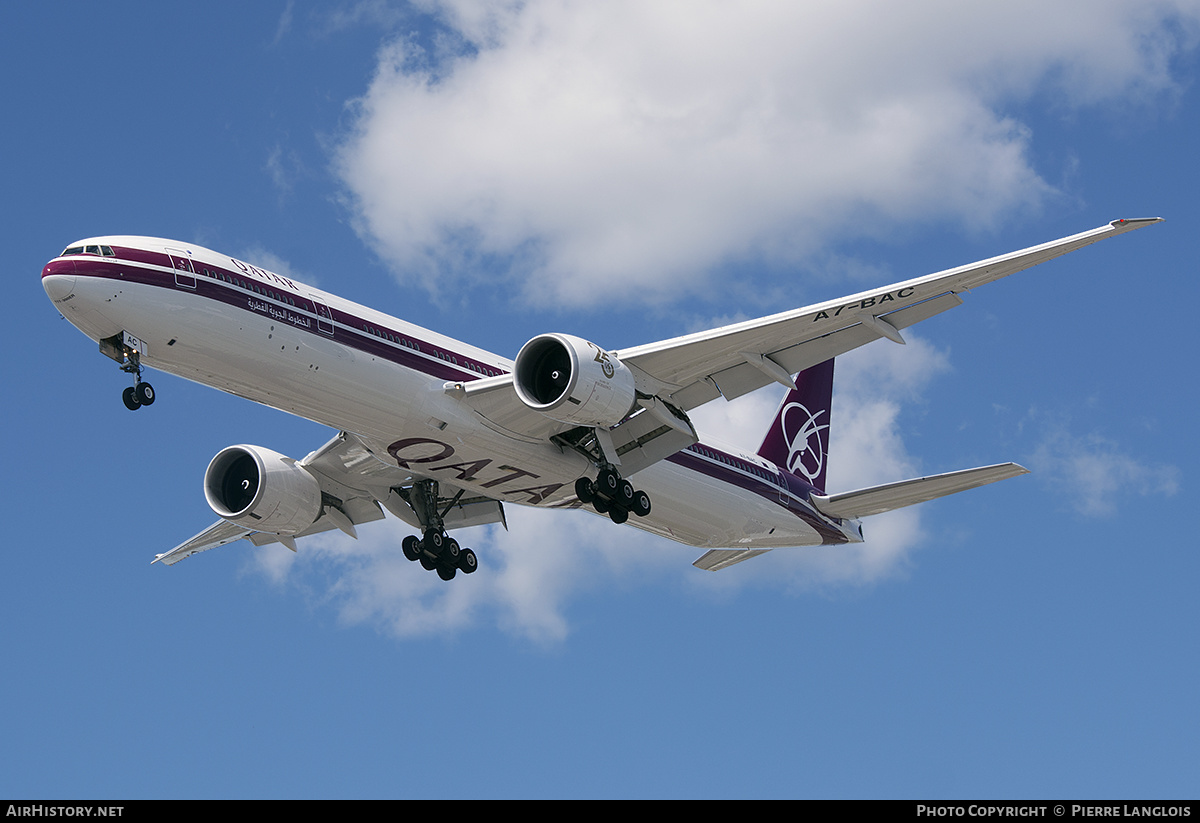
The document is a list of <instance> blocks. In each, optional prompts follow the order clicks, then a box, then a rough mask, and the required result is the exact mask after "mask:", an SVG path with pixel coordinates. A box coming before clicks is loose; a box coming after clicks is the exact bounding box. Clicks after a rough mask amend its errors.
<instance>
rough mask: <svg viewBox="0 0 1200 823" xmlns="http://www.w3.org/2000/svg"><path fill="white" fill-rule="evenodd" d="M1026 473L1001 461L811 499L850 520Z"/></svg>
mask: <svg viewBox="0 0 1200 823" xmlns="http://www.w3.org/2000/svg"><path fill="white" fill-rule="evenodd" d="M1028 473H1029V469H1027V468H1025V467H1024V466H1019V465H1017V464H1016V463H1000V464H997V465H995V466H981V467H979V468H977V469H963V470H962V471H956V472H947V473H946V474H937V475H934V476H933V477H918V478H916V479H914V480H901V481H900V482H898V483H886V484H884V485H882V486H871V487H870V488H867V489H859V490H857V491H852V492H843V493H841V494H830V495H816V494H814V495H813V496H812V497H811V498H810V500H811V502H812V504H813V505H814V506H816V507H817V510H818V511H819V512H821V513H822V514H825V515H828V516H829V517H837V518H841V519H843V520H845V519H851V520H853V519H857V518H859V517H867V516H869V515H872V514H882V513H883V512H890V511H891V510H892V509H901V508H904V507H905V506H911V505H913V504H914V503H924V502H925V501H926V500H934V499H936V498H939V497H945V496H946V495H948V494H954V493H955V492H961V491H966V490H967V489H974V488H976V487H978V486H986V485H987V484H988V483H995V482H996V481H997V480H1007V479H1008V478H1010V477H1017V476H1018V475H1022V474H1028Z"/></svg>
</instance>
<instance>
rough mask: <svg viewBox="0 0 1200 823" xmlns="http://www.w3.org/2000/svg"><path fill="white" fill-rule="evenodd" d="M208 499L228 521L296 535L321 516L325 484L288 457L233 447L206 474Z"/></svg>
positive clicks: (206, 495)
mask: <svg viewBox="0 0 1200 823" xmlns="http://www.w3.org/2000/svg"><path fill="white" fill-rule="evenodd" d="M204 496H205V497H206V498H207V499H208V505H209V506H211V507H212V510H213V511H215V512H216V513H217V514H219V515H220V516H221V517H223V518H225V519H226V520H228V521H230V522H232V523H236V524H238V525H239V526H245V527H246V528H249V529H254V530H255V531H261V532H270V533H271V534H282V535H293V534H297V533H298V532H301V531H304V530H305V529H307V528H308V527H309V526H311V525H312V524H313V523H315V522H316V521H317V518H318V517H320V516H321V484H320V483H318V482H317V479H316V478H315V477H313V475H312V474H311V473H310V472H309V471H308V470H307V469H305V468H304V467H303V466H301V465H300V464H299V463H297V462H296V461H295V460H293V459H292V458H290V457H284V456H283V455H282V454H279V453H278V452H273V451H271V450H270V449H264V448H262V447H261V446H230V447H229V448H227V449H222V450H221V451H219V452H217V456H216V457H214V458H213V459H212V462H210V463H209V464H208V469H207V470H206V471H205V472H204Z"/></svg>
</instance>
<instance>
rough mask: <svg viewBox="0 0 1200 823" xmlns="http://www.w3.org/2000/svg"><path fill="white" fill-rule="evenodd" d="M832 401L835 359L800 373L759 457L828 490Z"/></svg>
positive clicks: (759, 448) (819, 487)
mask: <svg viewBox="0 0 1200 823" xmlns="http://www.w3.org/2000/svg"><path fill="white" fill-rule="evenodd" d="M832 404H833V360H832V359H831V360H826V361H825V362H824V363H818V364H817V365H815V366H812V367H811V368H808V369H805V370H804V371H802V372H800V374H799V375H797V376H796V388H795V389H793V390H792V391H790V392H788V395H787V397H785V398H783V402H782V403H781V404H780V405H779V413H778V414H776V415H775V421H774V422H773V423H772V424H771V428H770V429H768V430H767V436H766V437H764V438H763V442H762V445H761V446H759V447H758V454H759V456H760V457H763V458H766V459H767V460H770V461H771V462H772V463H774V464H775V465H777V466H779V467H780V468H782V469H785V470H786V471H789V472H791V473H792V474H796V475H799V476H800V477H803V478H804V479H805V480H807V481H808V482H809V483H811V484H813V485H814V486H816V488H817V490H818V491H820V492H822V493H824V491H825V469H826V466H827V464H828V461H827V459H826V458H827V456H828V455H829V417H830V406H832Z"/></svg>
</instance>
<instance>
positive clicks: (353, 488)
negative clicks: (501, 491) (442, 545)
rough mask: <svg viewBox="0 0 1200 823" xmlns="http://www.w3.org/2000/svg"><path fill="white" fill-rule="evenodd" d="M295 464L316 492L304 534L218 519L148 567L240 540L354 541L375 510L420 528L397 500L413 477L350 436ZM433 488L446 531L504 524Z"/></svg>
mask: <svg viewBox="0 0 1200 823" xmlns="http://www.w3.org/2000/svg"><path fill="white" fill-rule="evenodd" d="M300 465H301V466H303V467H304V468H306V469H308V471H309V472H310V473H311V474H312V475H313V476H314V477H315V478H316V479H317V482H318V483H319V484H320V487H321V499H322V511H321V516H320V517H318V518H317V520H316V522H314V523H313V524H312V525H311V526H309V527H308V528H307V529H305V530H303V531H301V532H298V533H297V534H294V535H290V536H283V535H278V534H272V533H270V532H259V531H255V530H253V529H248V528H246V527H244V526H239V525H237V524H236V523H231V522H229V521H228V520H218V521H217V522H216V523H214V524H213V525H211V526H209V527H208V528H207V529H205V530H204V531H202V532H200V533H199V534H198V535H196V536H195V537H193V538H191V539H190V540H187V541H185V542H183V543H180V544H179V545H178V546H176V547H175V548H173V549H171V550H170V551H169V552H164V553H162V554H160V555H157V556H156V557H155V558H154V560H152V561H150V562H151V563H163V564H165V565H168V566H170V565H173V564H175V563H178V562H179V561H180V560H183V559H185V558H188V557H191V556H192V555H193V554H198V553H200V552H203V551H208V550H209V549H215V548H217V547H218V546H224V545H225V544H227V543H232V542H234V541H235V540H241V539H243V538H244V539H246V540H249V541H250V542H251V543H253V544H254V545H256V546H265V545H266V544H268V543H283V544H284V545H285V546H287V547H288V548H289V549H291V550H292V551H295V550H296V544H295V540H296V538H297V537H307V536H308V535H310V534H319V533H320V532H325V531H330V530H332V529H341V530H342V531H343V532H345V533H346V534H348V535H350V536H351V537H355V538H357V537H358V535H357V533H356V532H355V529H354V527H355V526H359V525H362V524H363V523H370V522H372V521H375V520H382V519H383V516H384V515H383V509H382V508H380V506H381V505H382V507H383V508H386V509H387V510H388V511H389V512H391V513H392V514H394V515H395V516H396V517H398V518H400V519H401V520H403V521H404V522H406V523H408V524H409V525H410V526H412V527H414V528H417V529H419V528H421V522H420V520H419V519H418V518H417V516H416V513H415V512H414V511H413V509H412V507H411V506H410V505H409V504H408V503H407V502H405V500H404V498H403V497H402V496H401V491H403V490H404V489H405V488H406V487H408V486H411V485H412V483H413V481H414V480H416V479H417V478H416V477H415V476H414V475H413V474H412V473H411V472H408V471H406V470H404V469H401V468H400V467H399V466H397V465H395V464H388V463H384V462H383V461H381V460H380V459H379V458H377V457H376V456H375V455H374V454H372V453H371V451H370V450H369V449H367V448H366V446H364V445H363V443H362V442H361V441H360V440H359V439H358V438H357V437H356V436H355V435H353V434H350V433H348V432H341V433H339V434H338V435H337V436H336V437H334V438H333V439H332V440H330V441H329V442H328V443H326V444H325V445H324V446H322V447H321V448H319V449H317V450H316V451H315V452H313V453H311V454H310V455H308V457H306V458H304V459H303V460H301V461H300ZM439 486H440V489H441V494H443V495H445V496H446V497H449V498H453V505H452V506H450V507H449V508H448V509H447V510H446V512H445V513H444V514H443V515H442V517H443V520H444V522H445V525H446V527H447V528H452V527H453V528H460V527H463V526H478V525H482V524H484V523H497V522H501V523H502V522H504V508H503V506H502V504H501V503H500V501H499V500H494V499H492V498H490V497H476V496H471V497H467V496H465V495H462V496H460V495H458V494H457V492H458V491H459V490H458V488H457V487H455V486H452V485H450V484H447V483H440V484H439Z"/></svg>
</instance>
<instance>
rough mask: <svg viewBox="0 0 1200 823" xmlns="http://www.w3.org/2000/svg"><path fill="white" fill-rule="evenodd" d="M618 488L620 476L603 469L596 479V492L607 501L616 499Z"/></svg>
mask: <svg viewBox="0 0 1200 823" xmlns="http://www.w3.org/2000/svg"><path fill="white" fill-rule="evenodd" d="M620 488H621V475H619V474H617V473H616V472H615V471H613V470H612V469H605V470H604V471H602V472H600V476H599V477H597V478H596V490H597V491H598V492H600V494H602V495H604V496H605V497H607V498H608V499H609V500H616V499H617V493H618V490H619V489H620Z"/></svg>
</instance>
